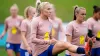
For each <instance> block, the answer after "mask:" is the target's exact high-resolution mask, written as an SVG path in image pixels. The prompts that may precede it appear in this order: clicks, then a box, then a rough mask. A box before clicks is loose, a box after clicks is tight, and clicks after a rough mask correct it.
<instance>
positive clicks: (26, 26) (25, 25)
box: [21, 19, 32, 50]
mask: <svg viewBox="0 0 100 56" xmlns="http://www.w3.org/2000/svg"><path fill="white" fill-rule="evenodd" d="M31 21H32V20H29V19H25V20H23V21H22V24H21V31H22V32H26V35H25V37H26V40H27V42H28V44H29V45H30V36H31ZM21 48H22V49H25V50H26V46H25V45H24V43H23V42H22V43H21Z"/></svg>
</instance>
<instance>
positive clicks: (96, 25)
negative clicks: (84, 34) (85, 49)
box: [87, 17, 100, 48]
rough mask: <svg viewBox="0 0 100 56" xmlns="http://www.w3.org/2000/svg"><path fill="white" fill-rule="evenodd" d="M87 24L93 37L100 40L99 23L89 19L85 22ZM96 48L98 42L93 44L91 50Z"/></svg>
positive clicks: (98, 44)
mask: <svg viewBox="0 0 100 56" xmlns="http://www.w3.org/2000/svg"><path fill="white" fill-rule="evenodd" d="M87 23H88V25H89V29H90V30H92V32H93V35H95V36H97V37H99V38H100V21H96V20H95V19H94V18H92V17H91V18H89V19H88V20H87ZM98 47H100V41H96V42H95V43H94V44H93V48H98Z"/></svg>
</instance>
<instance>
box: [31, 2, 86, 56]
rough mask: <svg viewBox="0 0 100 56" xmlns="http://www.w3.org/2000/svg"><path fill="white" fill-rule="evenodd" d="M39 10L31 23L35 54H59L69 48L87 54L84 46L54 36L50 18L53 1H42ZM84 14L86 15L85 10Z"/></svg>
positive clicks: (74, 51) (42, 55)
mask: <svg viewBox="0 0 100 56" xmlns="http://www.w3.org/2000/svg"><path fill="white" fill-rule="evenodd" d="M39 10H40V15H39V16H38V17H35V18H34V19H33V20H32V23H31V44H32V45H33V46H34V48H32V50H33V52H32V54H33V56H57V55H58V54H59V53H61V52H63V51H65V50H69V51H70V52H73V53H78V54H85V49H84V48H83V47H78V46H76V45H72V44H70V43H69V42H62V41H58V40H56V39H55V38H53V35H52V28H53V25H52V23H51V21H50V19H49V17H50V15H51V12H52V4H51V3H49V2H42V3H41V4H40V5H39ZM82 11H84V10H82ZM82 15H85V11H84V14H82ZM37 19H38V20H37ZM84 27H85V26H84ZM84 30H85V29H84ZM84 32H85V31H84Z"/></svg>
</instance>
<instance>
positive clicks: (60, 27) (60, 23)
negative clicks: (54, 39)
mask: <svg viewBox="0 0 100 56" xmlns="http://www.w3.org/2000/svg"><path fill="white" fill-rule="evenodd" d="M59 31H60V32H64V30H63V26H62V20H59Z"/></svg>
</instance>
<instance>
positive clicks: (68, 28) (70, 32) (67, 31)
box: [66, 23, 73, 36]
mask: <svg viewBox="0 0 100 56" xmlns="http://www.w3.org/2000/svg"><path fill="white" fill-rule="evenodd" d="M72 31H73V25H72V24H71V23H69V24H68V26H67V28H66V35H70V36H72Z"/></svg>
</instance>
